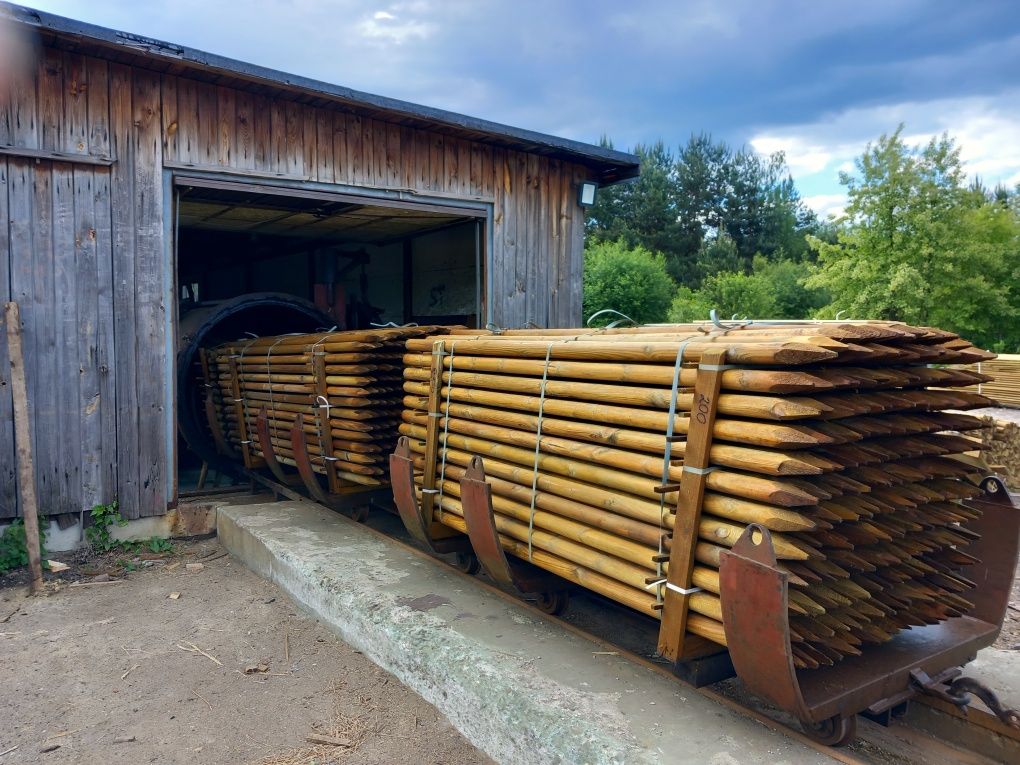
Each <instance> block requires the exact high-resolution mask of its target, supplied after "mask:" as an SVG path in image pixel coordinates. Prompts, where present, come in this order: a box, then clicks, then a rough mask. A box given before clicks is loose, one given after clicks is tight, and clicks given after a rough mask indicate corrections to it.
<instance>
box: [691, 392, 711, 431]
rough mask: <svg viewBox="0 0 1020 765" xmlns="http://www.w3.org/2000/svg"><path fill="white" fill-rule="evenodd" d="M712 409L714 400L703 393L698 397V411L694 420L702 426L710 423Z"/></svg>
mask: <svg viewBox="0 0 1020 765" xmlns="http://www.w3.org/2000/svg"><path fill="white" fill-rule="evenodd" d="M711 408H712V399H710V398H709V397H708V396H706V395H705V394H704V393H702V394H701V395H700V396H699V397H698V411H697V412H695V414H694V418H695V419H696V420H697V421H698V422H700V423H701V424H702V425H704V424H705V423H706V422H708V413H709V411H711Z"/></svg>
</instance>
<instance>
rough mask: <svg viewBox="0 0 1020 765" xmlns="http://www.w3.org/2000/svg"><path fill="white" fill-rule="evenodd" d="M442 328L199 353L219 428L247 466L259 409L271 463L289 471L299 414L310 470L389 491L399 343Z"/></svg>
mask: <svg viewBox="0 0 1020 765" xmlns="http://www.w3.org/2000/svg"><path fill="white" fill-rule="evenodd" d="M442 331H443V330H442V328H439V327H431V326H430V327H398V328H386V329H374V330H369V331H352V332H325V333H318V334H302V335H280V336H275V337H259V338H254V339H252V338H248V339H243V340H237V341H234V342H229V343H225V344H223V345H220V346H217V347H216V348H213V349H211V350H208V351H206V352H205V358H204V362H203V363H204V370H205V373H206V376H207V384H208V385H209V386H210V387H209V390H210V391H211V393H212V396H213V401H214V407H213V408H214V410H215V416H216V417H217V418H218V426H219V427H220V428H221V430H222V432H223V433H224V435H225V437H226V440H227V441H228V442H229V443H230V444H232V445H233V446H234V447H235V448H236V449H237V450H238V451H240V452H241V453H242V454H243V455H244V457H245V461H246V464H248V466H249V467H253V466H256V464H257V460H258V458H264V457H265V455H264V454H263V453H262V450H261V448H260V446H259V441H258V438H257V437H256V427H257V418H258V416H259V413H260V411H261V410H263V409H265V411H266V417H267V420H268V424H269V431H270V435H271V441H272V444H273V450H274V452H275V456H276V459H277V461H279V462H280V463H282V464H285V465H295V461H294V453H293V449H292V445H291V439H290V435H289V434H290V430H291V427H292V426H293V425H294V422H295V419H296V418H297V417H298V415H302V416H303V428H302V429H303V430H304V431H305V433H306V441H307V444H308V452H309V456H310V458H311V460H310V461H311V465H312V469H313V470H315V471H316V472H318V473H321V474H324V475H329V474H330V472H331V471H335V477H336V478H337V479H338V481H339V482H342V483H350V484H356V485H361V486H380V485H384V484H386V483H388V476H387V466H386V463H387V459H388V457H389V454H390V452H392V451H393V448H394V445H395V442H396V438H397V424H398V423H399V421H400V385H401V371H402V366H401V355H402V352H403V347H404V345H403V344H404V341H405V340H407V339H408V338H411V337H421V336H424V335H428V334H436V333H439V332H442Z"/></svg>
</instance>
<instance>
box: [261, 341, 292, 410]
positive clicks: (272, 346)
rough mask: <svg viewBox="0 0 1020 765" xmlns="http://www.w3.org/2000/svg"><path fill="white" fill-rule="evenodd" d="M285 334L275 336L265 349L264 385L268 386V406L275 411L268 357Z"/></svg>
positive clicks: (270, 356)
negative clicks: (273, 340)
mask: <svg viewBox="0 0 1020 765" xmlns="http://www.w3.org/2000/svg"><path fill="white" fill-rule="evenodd" d="M284 337H287V335H281V336H280V337H279V338H277V340H276V342H275V343H273V344H272V345H270V346H269V350H268V351H266V385H268V386H269V408H270V409H272V410H273V412H274V413H275V412H276V402H275V401H273V367H272V363H271V362H270V359H271V358H272V357H273V348H275V347H276V346H278V345H279V344H280V343H282V342H283V338H284Z"/></svg>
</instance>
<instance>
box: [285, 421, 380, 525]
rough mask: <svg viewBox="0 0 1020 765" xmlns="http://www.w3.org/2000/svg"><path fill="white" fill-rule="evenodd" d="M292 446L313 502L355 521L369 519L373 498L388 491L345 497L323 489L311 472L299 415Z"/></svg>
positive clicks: (371, 489)
mask: <svg viewBox="0 0 1020 765" xmlns="http://www.w3.org/2000/svg"><path fill="white" fill-rule="evenodd" d="M290 446H291V450H292V451H293V452H294V464H295V465H296V466H297V469H298V475H299V476H301V483H303V484H304V487H305V489H306V490H307V491H308V494H309V495H310V496H311V498H312V499H314V500H315V501H316V502H318V503H319V504H320V505H325V506H326V507H328V508H330V509H331V510H337V511H339V512H344V513H348V514H349V515H350V517H351V518H352V519H353V520H355V521H358V522H361V521H363V520H365V518H367V517H368V508H369V506H370V505H371V502H372V500H373V495H377V494H378V493H379V492H380V491H381V490H385V487H384V486H380V487H375V486H359V487H357V488H356V489H352V490H351V491H348V492H344V493H343V494H336V493H331V492H328V491H326V490H325V489H323V488H322V484H321V483H319V476H318V475H316V473H315V470H314V469H313V468H312V458H311V454H310V453H309V451H308V435H307V434H306V433H305V417H304V415H303V414H298V415H297V416H296V417H295V418H294V424H293V425H291V427H290Z"/></svg>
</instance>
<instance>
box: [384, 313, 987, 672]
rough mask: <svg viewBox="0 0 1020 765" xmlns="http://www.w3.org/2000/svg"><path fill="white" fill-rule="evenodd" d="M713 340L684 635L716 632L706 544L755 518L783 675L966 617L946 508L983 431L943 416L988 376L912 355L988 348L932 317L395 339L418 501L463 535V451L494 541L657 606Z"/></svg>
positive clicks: (971, 485) (964, 354)
mask: <svg viewBox="0 0 1020 765" xmlns="http://www.w3.org/2000/svg"><path fill="white" fill-rule="evenodd" d="M720 347H724V348H725V349H726V357H725V364H726V367H725V371H723V372H722V373H721V395H719V396H718V397H717V398H716V400H715V406H716V407H717V408H716V419H715V423H714V427H713V428H712V436H713V442H712V445H711V448H710V453H709V463H710V467H709V470H708V471H707V472H706V473H705V475H706V478H705V487H706V491H705V494H704V499H703V502H702V507H701V519H700V524H699V527H698V528H697V539H696V540H691V541H690V544H691V545H692V546H693V547H694V560H695V567H694V571H693V579H692V584H693V586H694V587H695V588H700V591H698V592H695V593H694V594H691V595H689V596H688V597H689V600H688V607H689V610H690V616H689V618H688V620H687V627H686V629H687V632H688V634H695V635H698V636H701V637H702V638H707V639H708V640H711V641H714V642H716V643H719V644H722V645H725V644H726V635H725V631H724V629H723V626H722V612H721V607H720V601H719V596H718V593H719V589H720V588H719V571H718V569H719V565H720V553H721V552H722V551H723V550H724V549H725V548H727V547H730V546H732V545H733V544H734V543H735V542H736V540H737V539H738V537H739V536H740V535H741V533H742V532H743V531H744V529H745V528H746V525H747V524H749V523H752V522H753V523H758V524H761V525H763V526H765V527H766V528H768V529H769V530H770V531H771V535H772V540H773V543H774V545H775V549H776V553H777V556H778V558H779V559H780V564H781V566H782V567H783V568H784V569H785V571H786V572H787V574H788V575H789V581H790V583H791V585H792V586H791V588H790V605H789V608H790V622H791V632H792V639H793V643H794V648H793V650H794V661H795V664H796V665H797V666H798V667H801V668H810V667H818V666H822V665H831V664H832V663H834V662H836V661H838V660H839V659H841V658H843V657H845V656H848V655H855V654H859V653H860V652H861V646H862V645H864V644H867V643H880V642H883V641H886V640H888V639H890V638H891V637H892V636H893V635H894V634H895V633H896V632H898V631H899V630H901V629H904V628H909V627H911V626H915V625H923V624H931V623H936V622H938V621H941V620H944V619H946V618H949V617H952V616H957V615H960V614H962V613H964V612H965V611H966V610H967V609H968V608H969V607H970V603H969V602H968V600H967V596H966V593H967V590H969V589H970V588H971V587H972V586H973V585H972V583H971V582H970V581H968V580H967V579H966V578H965V577H964V576H963V575H962V574H961V573H960V569H961V567H963V566H965V565H967V564H969V563H972V562H973V560H974V559H973V558H972V557H971V556H969V555H968V554H967V553H966V552H965V551H964V550H963V549H962V548H963V547H965V546H966V544H967V543H968V542H969V541H971V540H972V538H973V536H974V535H973V533H972V532H969V531H968V530H967V528H966V524H967V522H968V521H970V520H972V519H973V518H974V517H975V512H974V511H973V510H972V509H970V508H968V507H966V506H964V505H963V504H962V503H961V502H962V501H963V500H966V499H968V498H970V497H973V496H976V495H977V494H979V489H978V488H977V486H976V484H975V478H976V477H977V469H976V468H975V467H973V463H972V462H968V460H967V458H966V457H962V456H961V455H963V453H965V452H969V451H971V450H973V449H975V448H976V446H977V444H976V442H975V441H973V440H972V439H971V438H968V437H966V436H965V435H961V434H963V433H966V432H967V431H971V430H974V429H976V428H979V427H981V426H982V423H981V421H980V420H979V419H978V418H975V417H971V416H969V415H965V414H961V413H959V410H966V409H970V408H974V407H981V406H987V405H988V404H989V403H990V401H989V399H987V398H986V397H984V396H982V395H979V394H977V393H975V392H969V391H960V390H957V388H961V387H965V386H971V385H974V384H976V383H978V382H983V381H985V380H986V379H987V378H986V376H984V375H980V374H978V373H975V372H973V371H970V370H967V369H946V368H938V367H935V366H929V365H943V364H970V363H973V362H978V361H982V360H986V359H988V358H990V357H991V354H988V353H986V352H984V351H981V350H979V349H977V348H974V347H973V346H972V345H971V344H969V343H967V342H966V341H964V340H961V339H960V338H958V337H957V336H956V335H954V334H952V333H949V332H944V331H940V330H936V329H930V328H924V327H912V326H907V325H904V324H898V323H883V322H854V323H837V322H815V323H796V322H787V323H765V322H762V323H749V324H746V325H742V326H739V327H729V328H720V327H718V326H716V325H712V324H709V325H700V324H698V325H679V326H663V327H658V326H656V327H642V328H635V329H617V330H602V331H589V330H517V331H504V332H502V333H500V334H489V335H483V334H478V333H470V332H459V333H454V334H452V335H450V336H447V337H440V338H415V339H410V340H409V341H408V342H407V354H406V355H405V356H404V365H405V371H404V392H405V394H406V395H405V397H404V411H403V415H402V418H403V422H402V424H401V425H400V432H401V433H402V434H404V435H406V436H408V437H409V440H410V444H411V448H412V452H413V453H414V454H415V457H416V467H417V469H418V470H420V471H422V472H421V474H419V475H417V476H416V482H417V485H418V487H419V489H420V488H422V487H425V488H426V489H427V490H426V491H424V492H422V493H421V494H420V496H421V501H422V502H423V504H424V506H425V508H426V510H427V511H428V512H429V513H432V514H433V517H434V519H435V520H437V521H439V522H441V523H443V524H446V525H447V526H450V527H452V528H454V529H458V530H461V531H463V530H465V528H466V526H465V523H464V520H463V517H462V516H463V510H462V507H461V503H460V486H459V481H460V479H461V478H462V477H463V476H464V473H465V469H466V467H467V466H468V464H469V461H470V459H471V457H472V456H473V455H480V456H482V457H483V458H484V464H485V471H486V475H487V478H488V481H489V483H490V484H491V486H492V492H493V506H494V510H495V513H496V518H495V520H496V526H497V529H498V532H499V535H500V541H501V544H502V546H503V548H504V549H505V550H506V551H508V552H509V553H510V554H512V555H514V556H516V557H518V558H522V559H524V560H527V561H530V562H532V563H534V564H535V565H537V566H539V567H541V568H543V569H546V570H548V571H551V572H553V573H555V574H558V575H559V576H561V577H564V578H566V579H568V580H570V581H572V582H574V583H576V584H579V585H581V586H583V587H586V588H588V589H590V590H593V591H595V592H598V593H601V594H602V595H605V596H607V597H609V598H611V599H613V600H615V601H618V602H619V603H622V604H625V605H627V606H630V607H631V608H634V609H636V610H638V611H640V612H642V613H645V614H648V615H651V616H653V617H661V612H662V604H663V598H664V579H665V577H666V576H667V574H668V560H669V553H670V549H671V546H672V542H673V540H672V528H673V526H674V523H675V521H676V505H677V496H678V493H677V491H676V488H675V487H676V486H677V482H678V481H679V480H680V477H681V475H682V471H683V460H684V454H685V449H686V446H687V445H686V444H685V443H684V441H683V437H684V435H685V434H686V433H687V432H688V430H689V429H690V426H691V423H692V420H691V409H692V405H693V395H692V386H693V385H694V384H695V379H696V376H697V374H698V371H697V368H696V367H697V363H698V362H699V360H700V359H701V357H702V355H703V354H706V353H707V352H709V351H710V350H711V349H718V348H720ZM678 370H679V371H678ZM674 380H675V381H674ZM675 385H676V388H675V389H674V386H675ZM935 388H937V390H936V389H935ZM674 390H675V391H676V393H675V401H674ZM671 408H672V412H673V414H672V415H671ZM947 410H955V411H954V412H950V411H947ZM430 415H431V416H430ZM437 415H438V416H437ZM430 420H431V421H433V422H434V424H433V425H432V426H431V428H430V427H429V422H430ZM430 450H434V452H433V453H434V455H435V456H434V457H432V458H431V460H430V459H427V458H426V457H427V456H428V454H429V451H430ZM433 463H434V465H435V469H434V471H432V470H431V465H432V464H433ZM670 487H672V490H671V491H667V489H669V488H670ZM433 488H434V490H428V489H433Z"/></svg>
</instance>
